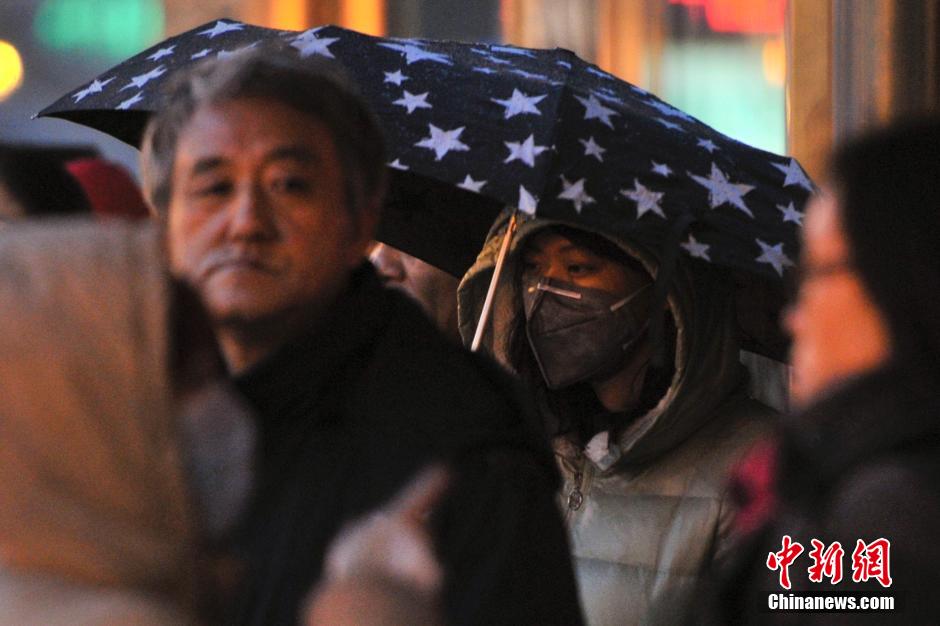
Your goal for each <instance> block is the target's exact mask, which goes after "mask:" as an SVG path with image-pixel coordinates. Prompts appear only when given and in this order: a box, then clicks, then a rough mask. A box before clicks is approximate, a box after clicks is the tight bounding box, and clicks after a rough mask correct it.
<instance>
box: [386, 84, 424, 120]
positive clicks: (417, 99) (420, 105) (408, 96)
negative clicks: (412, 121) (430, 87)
mask: <svg viewBox="0 0 940 626" xmlns="http://www.w3.org/2000/svg"><path fill="white" fill-rule="evenodd" d="M428 93H430V92H427V91H425V92H424V93H422V94H418V95H415V94H413V93H411V92H410V91H408V90H407V89H405V94H404V95H403V96H402V97H401V98H399V99H398V100H395V101H394V102H392V104H397V105H398V106H403V107H405V108H406V109H408V115H411V114H412V113H414V110H415V109H430V108H433V107H432V106H431V104H429V103H428Z"/></svg>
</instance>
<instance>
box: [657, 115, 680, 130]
mask: <svg viewBox="0 0 940 626" xmlns="http://www.w3.org/2000/svg"><path fill="white" fill-rule="evenodd" d="M653 119H654V121H656V122H659V123H660V124H662V125H663V126H665V127H666V128H668V129H669V130H682V126H680V125H679V124H676V123H675V122H670V121H669V120H664V119H663V118H661V117H656V118H653Z"/></svg>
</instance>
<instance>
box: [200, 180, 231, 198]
mask: <svg viewBox="0 0 940 626" xmlns="http://www.w3.org/2000/svg"><path fill="white" fill-rule="evenodd" d="M232 189H233V185H232V183H231V182H230V181H227V180H216V181H211V182H208V183H204V184H202V185H199V186H197V187H196V195H197V196H199V197H222V196H226V195H228V194H229V193H231V192H232Z"/></svg>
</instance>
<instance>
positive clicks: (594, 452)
mask: <svg viewBox="0 0 940 626" xmlns="http://www.w3.org/2000/svg"><path fill="white" fill-rule="evenodd" d="M492 233H493V234H494V236H493V239H491V240H490V242H489V243H488V245H487V246H485V247H484V250H483V252H482V253H481V255H480V257H479V258H478V259H477V262H476V264H475V265H474V266H473V267H472V268H471V269H470V271H469V272H468V273H467V275H466V276H465V277H464V279H463V281H462V283H461V287H460V290H459V292H458V300H459V310H460V315H461V320H460V321H461V331H462V333H463V336H464V338H465V339H467V338H469V337H470V336H472V334H473V332H474V330H475V328H476V323H477V319H478V316H479V312H480V309H481V303H482V302H483V294H484V293H485V291H486V288H487V286H488V283H489V281H490V278H491V276H492V272H493V268H494V261H495V250H496V249H497V247H498V245H497V244H498V243H499V241H498V240H499V235H500V231H499V228H498V227H496V228H494V229H493V231H492ZM658 267H659V264H658V259H657V257H656V256H655V255H654V254H652V253H651V252H650V251H649V250H646V249H644V248H643V247H642V246H640V245H637V244H635V243H633V242H630V241H625V240H619V239H614V238H612V237H609V236H606V235H604V234H601V233H597V232H590V231H588V230H585V229H584V228H583V227H580V226H578V227H574V226H572V225H566V224H561V223H556V222H548V221H545V220H528V221H526V222H524V223H523V224H521V225H520V227H519V231H518V235H517V237H516V240H515V242H514V245H513V248H512V249H511V251H510V254H509V256H508V257H507V260H506V265H505V267H504V273H503V275H502V278H501V280H500V283H499V284H498V285H497V289H496V296H495V300H494V305H493V317H492V322H491V324H492V326H491V327H490V329H489V330H488V331H487V333H486V334H485V335H484V339H483V341H484V345H485V346H486V347H487V349H488V351H489V352H491V353H492V354H493V355H494V356H495V357H496V358H497V359H498V360H499V361H501V362H502V363H503V364H505V365H507V366H508V367H509V368H511V369H512V370H513V371H515V372H516V373H517V374H518V375H519V376H520V377H521V378H522V381H523V382H524V383H525V385H526V386H527V387H528V389H529V390H530V391H531V393H532V394H533V395H534V398H535V400H536V402H537V405H538V407H539V409H540V412H541V415H542V417H543V419H544V421H545V423H546V425H547V428H548V429H549V432H550V433H551V434H552V436H553V447H554V450H555V455H556V460H557V461H558V464H559V466H560V468H561V471H562V474H563V476H564V485H563V488H562V490H561V492H560V494H559V496H560V504H561V506H562V508H563V509H564V515H565V520H566V523H567V528H568V531H569V539H570V543H571V549H572V553H573V557H574V562H575V567H576V573H577V578H578V585H579V591H580V593H581V599H582V603H583V606H584V610H585V613H586V618H587V622H588V623H590V624H637V623H650V622H661V623H676V621H675V620H676V619H677V618H678V616H680V615H682V609H683V607H684V606H685V603H684V602H685V599H686V598H687V597H688V594H689V593H690V592H691V590H692V588H693V587H694V584H695V582H696V580H697V578H698V577H699V575H700V574H701V572H702V571H703V570H704V568H705V567H706V566H707V565H708V564H709V563H710V562H711V561H712V560H713V559H715V558H717V557H718V556H719V555H721V554H722V553H723V552H724V551H725V549H726V547H727V545H728V539H729V537H728V535H729V530H730V525H731V524H730V522H731V518H732V515H733V509H734V507H733V506H732V505H731V501H730V498H729V494H728V493H727V492H726V491H725V489H724V485H725V481H726V478H727V473H728V471H729V469H730V468H731V467H732V466H733V465H735V464H736V463H737V462H738V461H739V460H740V459H741V457H742V456H743V455H744V454H746V452H747V451H748V450H749V449H750V448H751V446H752V445H753V444H754V443H755V442H756V441H758V440H760V439H761V438H762V437H763V436H765V435H766V434H767V433H768V431H769V420H768V419H767V418H768V417H769V416H770V415H771V414H772V411H771V410H770V409H769V408H767V407H766V406H763V405H762V404H760V403H758V402H757V401H755V400H753V399H751V398H750V397H749V396H748V393H747V375H746V373H745V371H744V370H743V367H742V366H741V365H740V363H739V362H738V357H739V349H738V341H737V330H736V324H735V314H734V298H733V293H732V286H731V285H729V284H728V283H729V281H727V280H722V278H723V277H722V276H721V275H719V274H716V273H715V270H711V269H710V268H708V267H701V266H694V267H693V266H692V265H691V263H687V262H686V260H685V259H680V260H679V261H678V262H677V267H676V275H675V280H674V282H673V283H672V285H671V287H670V289H669V291H668V295H667V297H666V301H665V303H663V302H661V301H660V302H659V303H657V298H656V289H655V286H656V285H655V277H656V275H657V271H658ZM657 316H662V317H661V321H659V322H658V323H657V324H654V323H653V322H654V321H656V317H657ZM657 326H658V329H659V330H661V332H659V333H657V332H656V331H655V330H654V328H656V327H657ZM657 356H658V357H659V358H657Z"/></svg>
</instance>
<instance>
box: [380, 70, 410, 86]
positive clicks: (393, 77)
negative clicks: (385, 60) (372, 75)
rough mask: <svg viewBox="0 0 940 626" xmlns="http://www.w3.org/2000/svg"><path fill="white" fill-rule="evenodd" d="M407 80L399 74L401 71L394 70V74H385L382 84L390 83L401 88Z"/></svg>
mask: <svg viewBox="0 0 940 626" xmlns="http://www.w3.org/2000/svg"><path fill="white" fill-rule="evenodd" d="M406 80H408V77H407V76H405V75H404V74H402V73H401V70H395V71H394V72H385V80H384V81H382V82H383V83H392V84H393V85H398V86H399V87H401V84H402V83H403V82H405V81H406Z"/></svg>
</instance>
